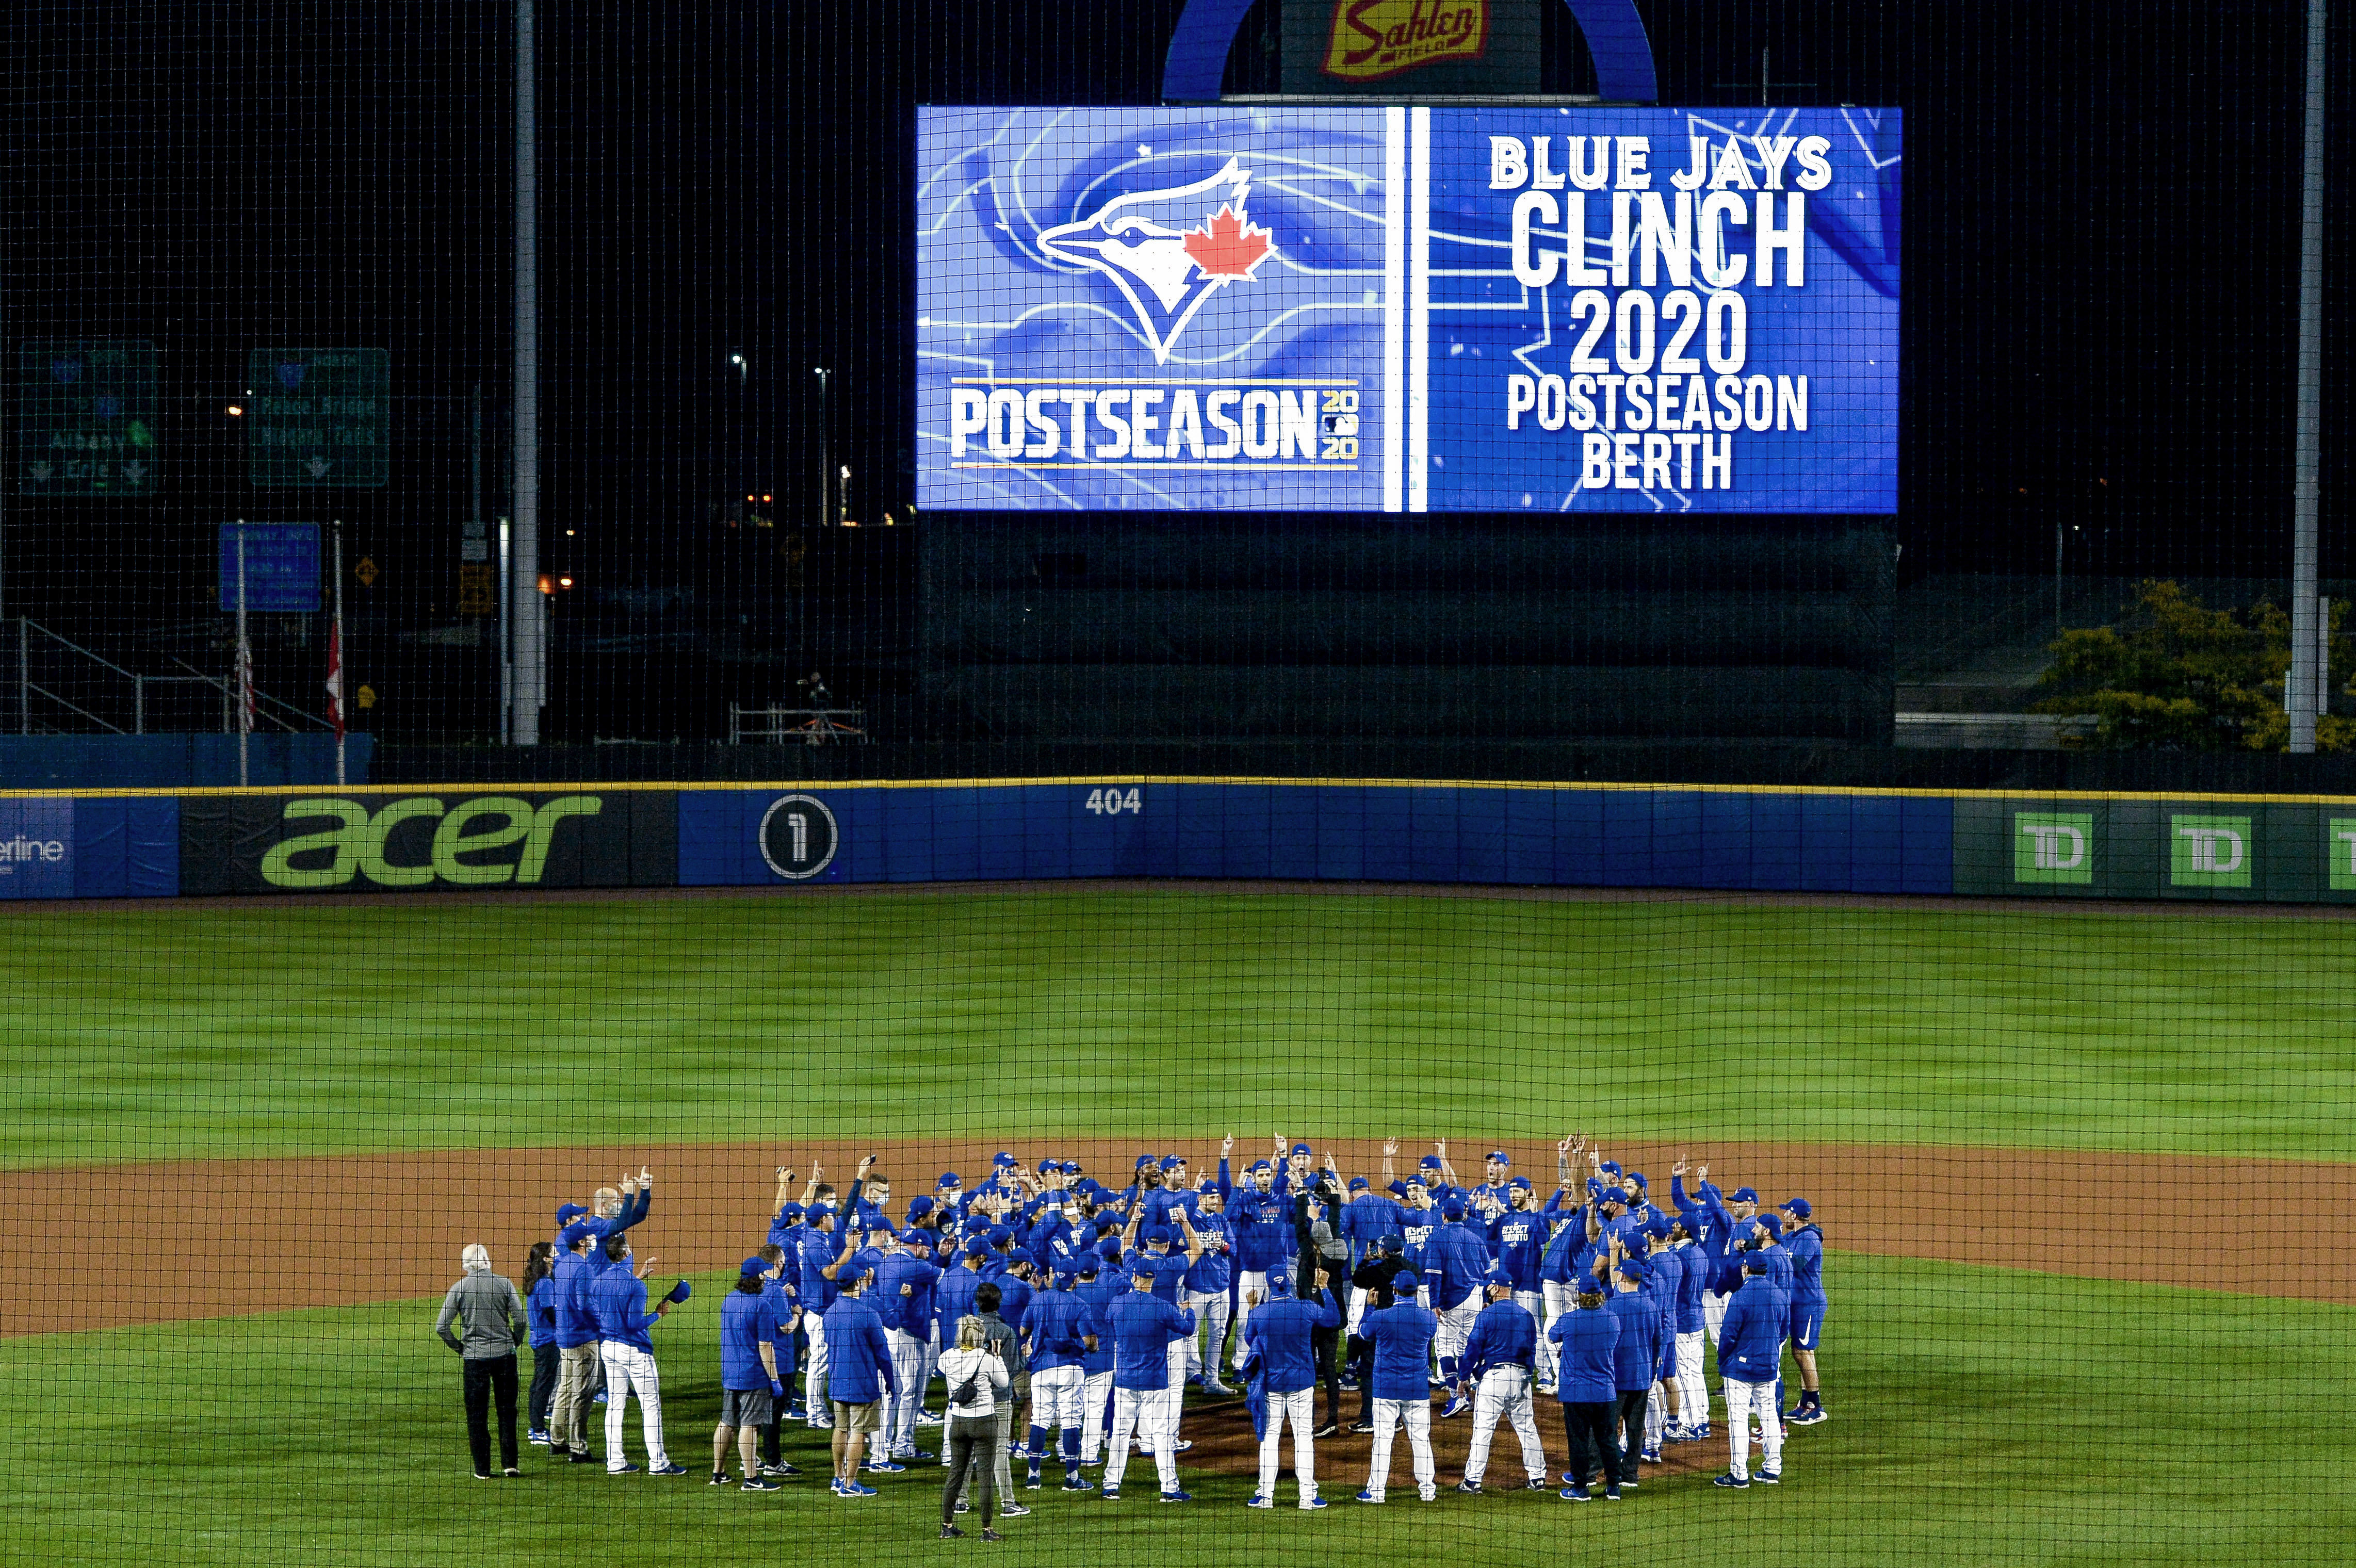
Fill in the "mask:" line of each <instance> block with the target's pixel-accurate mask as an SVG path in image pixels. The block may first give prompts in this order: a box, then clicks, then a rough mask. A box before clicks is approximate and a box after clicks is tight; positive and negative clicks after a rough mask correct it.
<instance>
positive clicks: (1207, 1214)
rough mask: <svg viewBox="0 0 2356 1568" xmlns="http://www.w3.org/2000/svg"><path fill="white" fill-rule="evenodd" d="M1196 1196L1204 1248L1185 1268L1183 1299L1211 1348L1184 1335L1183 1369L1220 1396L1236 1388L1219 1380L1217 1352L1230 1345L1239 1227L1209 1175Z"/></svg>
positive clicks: (1197, 1236) (1222, 1162)
mask: <svg viewBox="0 0 2356 1568" xmlns="http://www.w3.org/2000/svg"><path fill="white" fill-rule="evenodd" d="M1219 1164H1220V1168H1221V1169H1222V1170H1223V1171H1224V1170H1225V1168H1226V1160H1225V1159H1224V1158H1223V1159H1221V1160H1220V1162H1219ZM1194 1196H1195V1206H1196V1210H1197V1212H1196V1213H1195V1214H1194V1219H1193V1225H1194V1235H1195V1239H1196V1240H1198V1241H1200V1242H1201V1243H1203V1251H1202V1255H1201V1256H1200V1257H1198V1258H1197V1259H1196V1260H1195V1261H1194V1265H1193V1266H1192V1267H1190V1268H1189V1269H1187V1271H1186V1278H1185V1294H1184V1297H1183V1299H1184V1302H1185V1305H1186V1306H1188V1307H1191V1308H1193V1309H1194V1315H1195V1317H1196V1318H1197V1319H1199V1320H1200V1321H1201V1323H1202V1325H1203V1330H1204V1332H1203V1335H1202V1341H1201V1342H1202V1344H1203V1345H1205V1346H1207V1347H1208V1349H1198V1348H1197V1344H1196V1341H1195V1340H1194V1339H1188V1340H1187V1341H1186V1362H1185V1372H1186V1377H1187V1381H1190V1382H1191V1381H1194V1379H1195V1378H1196V1377H1198V1376H1199V1377H1200V1378H1201V1380H1202V1386H1203V1392H1205V1393H1206V1394H1210V1395H1212V1396H1214V1397H1216V1396H1218V1395H1221V1394H1226V1393H1228V1392H1233V1391H1231V1390H1230V1389H1229V1388H1228V1387H1227V1386H1226V1384H1225V1383H1223V1382H1221V1381H1219V1353H1220V1351H1221V1350H1223V1349H1225V1348H1226V1341H1227V1319H1228V1317H1230V1315H1231V1314H1230V1306H1231V1303H1232V1301H1233V1296H1232V1295H1231V1293H1230V1286H1231V1285H1233V1284H1234V1270H1233V1266H1232V1265H1233V1263H1234V1256H1235V1240H1234V1237H1235V1232H1234V1230H1233V1229H1232V1228H1231V1227H1230V1226H1229V1225H1228V1223H1227V1219H1226V1198H1225V1195H1224V1194H1223V1193H1222V1192H1221V1191H1220V1189H1219V1188H1218V1187H1217V1186H1216V1185H1215V1184H1214V1183H1212V1182H1210V1181H1207V1180H1206V1181H1205V1182H1204V1184H1203V1186H1202V1188H1201V1189H1200V1190H1199V1191H1197V1192H1196V1193H1195V1195H1194Z"/></svg>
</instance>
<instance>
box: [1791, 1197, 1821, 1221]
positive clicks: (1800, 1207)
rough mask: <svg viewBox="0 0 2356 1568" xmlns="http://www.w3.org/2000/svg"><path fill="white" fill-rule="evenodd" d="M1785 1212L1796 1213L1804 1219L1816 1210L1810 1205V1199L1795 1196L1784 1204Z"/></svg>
mask: <svg viewBox="0 0 2356 1568" xmlns="http://www.w3.org/2000/svg"><path fill="white" fill-rule="evenodd" d="M1783 1212H1785V1213H1786V1214H1796V1215H1798V1216H1799V1217H1800V1218H1801V1219H1803V1220H1804V1219H1806V1218H1807V1217H1808V1216H1809V1215H1811V1214H1813V1213H1815V1210H1814V1209H1812V1208H1810V1207H1809V1206H1808V1200H1806V1199H1804V1198H1794V1199H1793V1200H1791V1201H1790V1202H1788V1203H1786V1204H1784V1205H1783Z"/></svg>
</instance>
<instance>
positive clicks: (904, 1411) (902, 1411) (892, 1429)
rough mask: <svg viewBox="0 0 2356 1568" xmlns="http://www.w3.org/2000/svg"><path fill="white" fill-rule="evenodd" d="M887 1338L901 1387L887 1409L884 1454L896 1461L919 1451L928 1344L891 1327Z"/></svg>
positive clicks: (902, 1330)
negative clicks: (919, 1415)
mask: <svg viewBox="0 0 2356 1568" xmlns="http://www.w3.org/2000/svg"><path fill="white" fill-rule="evenodd" d="M883 1337H884V1339H887V1340H888V1341H890V1343H891V1346H892V1377H893V1380H894V1382H895V1383H896V1384H897V1385H898V1386H896V1387H895V1388H894V1390H893V1392H892V1395H891V1398H890V1399H889V1401H888V1402H887V1403H885V1404H884V1407H883V1452H884V1453H885V1454H888V1455H890V1456H892V1457H894V1458H895V1459H896V1458H899V1457H901V1456H905V1455H908V1454H913V1453H915V1452H916V1411H917V1409H918V1407H919V1406H921V1405H922V1404H923V1403H925V1383H926V1381H927V1380H926V1377H925V1349H926V1345H925V1341H924V1340H922V1339H917V1338H916V1336H915V1335H914V1334H911V1333H908V1332H906V1331H905V1329H900V1328H890V1329H886V1330H885V1331H884V1336H883Z"/></svg>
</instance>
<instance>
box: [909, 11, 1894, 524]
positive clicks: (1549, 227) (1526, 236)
mask: <svg viewBox="0 0 2356 1568" xmlns="http://www.w3.org/2000/svg"><path fill="white" fill-rule="evenodd" d="M1377 9H1381V8H1377V7H1373V6H1371V5H1366V6H1355V7H1351V8H1349V9H1348V10H1345V11H1344V12H1343V13H1341V15H1342V16H1343V19H1344V23H1347V22H1348V21H1349V19H1350V18H1351V17H1352V16H1357V18H1358V19H1359V20H1360V21H1361V22H1364V23H1365V24H1366V25H1368V26H1372V25H1373V22H1374V19H1375V17H1376V11H1377ZM1397 9H1399V10H1400V11H1401V12H1402V17H1401V18H1400V19H1399V20H1398V22H1397V23H1396V25H1395V26H1394V27H1391V29H1390V30H1393V31H1397V32H1398V37H1399V39H1400V42H1399V44H1398V48H1397V50H1395V51H1394V53H1395V55H1396V56H1397V58H1398V59H1407V58H1408V57H1410V56H1415V55H1417V52H1418V51H1423V50H1436V51H1439V52H1440V54H1445V52H1446V51H1447V50H1448V49H1452V48H1472V47H1474V41H1475V40H1476V39H1478V38H1479V37H1482V36H1483V35H1482V34H1481V32H1480V31H1479V30H1478V26H1477V25H1476V24H1477V23H1478V21H1479V18H1480V17H1482V16H1485V15H1486V13H1485V11H1484V10H1483V8H1482V7H1478V6H1463V7H1448V6H1440V7H1434V6H1431V5H1419V6H1409V7H1398V8H1397ZM1289 13H1290V8H1288V14H1289ZM1383 15H1385V16H1387V15H1388V10H1387V9H1383ZM1434 15H1440V16H1445V17H1447V18H1449V23H1448V27H1447V28H1446V29H1442V30H1440V31H1435V30H1433V28H1432V27H1431V25H1430V24H1431V17H1432V16H1434ZM1460 22H1461V23H1462V27H1461V28H1460V27H1459V26H1458V24H1459V23H1460ZM1351 36H1354V35H1352V34H1351V32H1350V29H1349V27H1346V26H1345V27H1344V28H1343V31H1342V32H1341V33H1340V34H1337V35H1335V37H1337V38H1340V39H1341V40H1342V42H1343V44H1344V45H1346V44H1347V42H1348V38H1349V37H1351ZM1388 36H1389V33H1388V32H1386V33H1385V37H1388ZM1379 53H1380V51H1376V55H1370V56H1369V57H1368V59H1367V60H1366V61H1365V62H1363V63H1364V64H1365V65H1366V66H1367V67H1369V68H1371V66H1372V65H1373V63H1374V61H1375V59H1376V58H1377V55H1379ZM1339 58H1341V59H1344V60H1347V59H1354V58H1355V56H1354V55H1353V54H1352V53H1351V51H1350V50H1349V49H1348V48H1343V50H1342V55H1341V56H1340V57H1339ZM1435 58H1436V57H1435ZM1354 69H1355V68H1354ZM1902 145H1903V138H1902V133H1901V114H1900V112H1898V111H1897V110H1895V109H1858V108H1843V109H1778V110H1772V111H1750V112H1745V111H1742V110H1739V109H1710V110H1698V109H1696V110H1684V109H1633V108H1603V107H1594V108H1589V107H1566V106H1556V105H1544V106H1537V105H1533V106H1508V105H1498V106H1483V107H1470V106H1454V107H1438V108H1430V107H1392V106H1383V105H1368V106H1366V107H1364V108H1361V107H1356V106H1354V105H1349V104H1339V105H1324V106H1318V107H1290V106H1288V107H1275V106H1269V105H1241V104H1228V105H1221V106H1215V107H1206V108H1187V109H1175V108H1173V109H1118V110H1116V109H1077V108H1071V109H980V108H930V109H921V110H919V111H918V116H917V163H918V166H917V170H916V186H917V195H916V235H915V245H916V296H917V298H916V306H917V317H916V411H917V432H916V434H917V440H916V453H917V464H916V467H917V499H918V501H919V502H920V503H921V504H922V505H923V506H925V507H927V508H929V509H933V510H958V509H964V510H979V511H1010V510H1030V509H1045V510H1061V509H1065V508H1081V509H1092V510H1104V511H1112V510H1122V509H1128V510H1149V511H1196V510H1216V509H1235V510H1251V511H1265V510H1279V509H1284V508H1288V507H1300V508H1308V509H1313V510H1318V511H1333V512H1377V511H1379V512H1402V511H1404V512H1505V511H1532V512H1595V511H1632V512H1638V513H1642V514H1644V515H1647V516H1650V515H1652V514H1654V513H1656V512H1661V511H1667V512H1671V513H1684V512H1689V511H1706V512H1738V513H1757V512H1776V513H1811V512H1813V513H1824V512H1833V513H1886V512H1891V511H1894V510H1895V509H1896V507H1897V498H1898V461H1897V460H1898V356H1899V260H1900V251H1899V218H1900V209H1901V172H1902V169H1903V163H1902V156H1903V153H1902Z"/></svg>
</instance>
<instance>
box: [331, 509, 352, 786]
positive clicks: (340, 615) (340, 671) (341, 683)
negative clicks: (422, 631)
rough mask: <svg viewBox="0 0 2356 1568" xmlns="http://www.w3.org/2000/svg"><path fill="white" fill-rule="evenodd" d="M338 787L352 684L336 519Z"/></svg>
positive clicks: (341, 536) (338, 521)
mask: <svg viewBox="0 0 2356 1568" xmlns="http://www.w3.org/2000/svg"><path fill="white" fill-rule="evenodd" d="M334 528H335V533H336V630H335V638H336V690H335V699H336V787H337V789H341V788H343V787H344V731H345V730H346V729H347V728H348V725H347V724H346V723H345V720H344V688H345V687H346V686H348V685H349V684H350V682H349V681H348V680H347V679H346V678H345V677H344V522H343V519H342V518H341V517H338V518H337V519H336V521H335V524H334Z"/></svg>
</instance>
